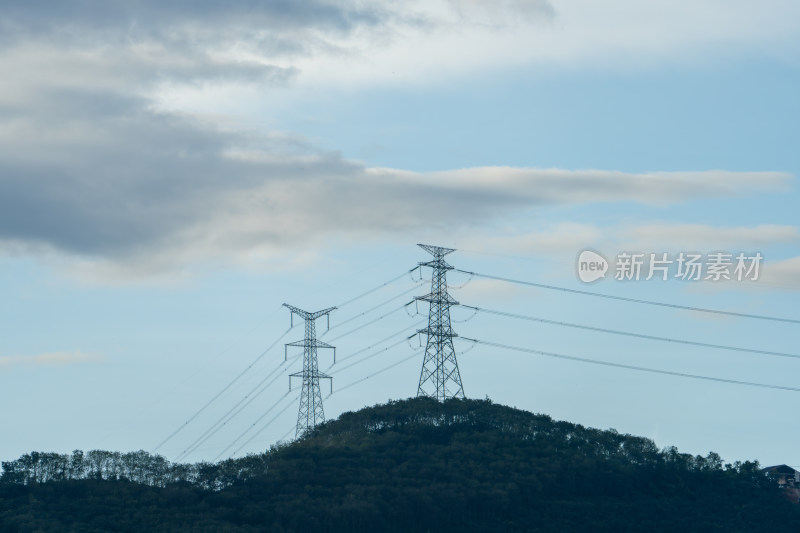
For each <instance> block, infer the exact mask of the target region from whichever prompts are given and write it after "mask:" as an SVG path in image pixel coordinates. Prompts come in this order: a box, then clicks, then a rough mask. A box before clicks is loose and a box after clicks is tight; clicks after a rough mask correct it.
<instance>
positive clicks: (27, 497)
mask: <svg viewBox="0 0 800 533" xmlns="http://www.w3.org/2000/svg"><path fill="white" fill-rule="evenodd" d="M98 454H101V455H102V454H106V455H102V457H105V462H104V463H102V464H101V463H100V462H98V459H97V458H98V457H100V456H101V455H98ZM76 455H77V456H78V457H79V458H80V461H77V460H76V459H75V457H76ZM48 457H49V458H48ZM114 457H116V459H114ZM48 465H49V466H48ZM53 465H55V466H53ZM59 465H60V466H59ZM776 527H778V528H783V529H788V530H800V508H798V506H796V505H794V504H792V503H790V502H788V501H787V500H786V499H785V498H784V497H783V494H782V493H781V492H780V490H779V489H777V488H776V487H775V485H774V483H772V482H771V481H770V480H769V479H767V478H766V477H765V476H764V475H763V474H761V473H760V472H759V469H758V464H757V463H755V462H745V463H735V464H727V465H725V464H723V463H722V461H721V459H720V458H719V456H718V455H716V454H714V453H710V454H709V455H708V456H706V457H700V456H690V455H687V454H681V453H679V452H678V451H677V450H676V449H675V448H668V449H665V450H659V449H658V448H657V447H656V445H655V444H654V443H653V442H652V441H650V440H648V439H645V438H641V437H635V436H631V435H623V434H619V433H617V432H616V431H613V430H609V431H602V430H597V429H592V428H586V427H583V426H580V425H576V424H571V423H568V422H560V421H554V420H552V419H551V418H550V417H548V416H545V415H535V414H532V413H528V412H525V411H521V410H517V409H513V408H509V407H505V406H501V405H496V404H493V403H491V402H490V401H488V400H486V401H479V400H452V401H448V402H446V403H444V404H441V403H438V402H435V401H432V400H429V399H424V398H417V399H411V400H404V401H397V402H389V403H388V404H384V405H378V406H375V407H371V408H365V409H362V410H360V411H358V412H353V413H344V414H343V415H342V416H340V417H339V418H338V419H337V420H334V421H330V422H328V423H326V424H324V425H323V426H321V427H319V428H318V429H317V430H316V431H315V432H314V433H313V434H311V435H308V436H306V437H305V438H303V439H300V440H299V441H296V442H294V443H292V444H290V445H282V446H278V447H274V448H272V449H271V450H269V451H268V452H266V453H265V454H259V455H251V456H248V457H246V458H242V459H238V460H228V461H224V462H222V463H218V464H215V465H211V464H208V463H200V464H197V465H172V464H169V463H167V462H166V461H165V460H164V459H163V458H159V457H157V456H151V455H149V454H146V453H145V452H137V453H135V454H116V456H114V454H111V453H110V452H87V453H86V454H83V453H82V452H81V453H79V454H78V452H76V453H73V454H72V456H59V455H57V454H49V455H48V454H37V455H36V456H35V457H34V456H33V454H29V455H26V456H23V457H22V458H20V459H19V460H17V461H12V462H6V463H3V477H2V478H0V530H2V531H20V532H22V531H82V532H83V531H242V532H245V531H247V532H250V531H253V532H255V531H279V532H290V531H291V532H295V531H296V532H300V531H329V532H337V531H445V532H446V531H467V532H471V531H474V532H479V531H542V532H545V531H587V530H588V531H615V532H616V531H642V530H647V531H649V532H658V531H679V530H683V531H726V532H730V531H756V532H757V531H768V530H769V531H773V530H774V529H775V528H776Z"/></svg>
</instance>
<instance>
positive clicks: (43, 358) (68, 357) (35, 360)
mask: <svg viewBox="0 0 800 533" xmlns="http://www.w3.org/2000/svg"><path fill="white" fill-rule="evenodd" d="M101 360H102V358H101V357H100V356H97V355H93V354H87V353H83V352H77V351H76V352H47V353H42V354H38V355H6V356H0V368H3V367H12V366H61V365H72V364H76V363H85V362H96V361H101Z"/></svg>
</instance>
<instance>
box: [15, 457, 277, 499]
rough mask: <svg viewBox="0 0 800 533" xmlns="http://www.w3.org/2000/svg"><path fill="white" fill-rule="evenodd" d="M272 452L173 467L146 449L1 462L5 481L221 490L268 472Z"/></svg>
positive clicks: (23, 483) (177, 464)
mask: <svg viewBox="0 0 800 533" xmlns="http://www.w3.org/2000/svg"><path fill="white" fill-rule="evenodd" d="M268 458H269V454H251V455H248V456H247V457H243V458H241V459H228V460H225V461H220V462H218V463H209V462H199V463H194V464H186V463H172V462H170V461H168V460H167V459H166V458H165V457H163V456H161V455H154V454H151V453H148V452H146V451H144V450H140V451H137V452H128V453H120V452H108V451H104V450H91V451H89V452H85V453H84V452H83V451H82V450H75V451H74V452H72V453H71V454H58V453H49V452H31V453H27V454H25V455H23V456H22V457H20V458H19V459H17V460H16V461H5V462H3V463H2V467H3V473H2V477H0V483H17V484H22V485H30V484H32V483H48V482H52V481H73V480H83V479H93V480H105V481H130V482H133V483H138V484H141V485H147V486H151V487H166V486H168V485H172V484H176V483H182V484H189V485H193V486H196V487H199V488H202V489H206V490H221V489H223V488H225V487H228V486H230V485H232V484H234V483H237V482H241V481H245V480H248V479H250V478H252V477H254V476H257V475H261V474H265V473H266V472H267V459H268Z"/></svg>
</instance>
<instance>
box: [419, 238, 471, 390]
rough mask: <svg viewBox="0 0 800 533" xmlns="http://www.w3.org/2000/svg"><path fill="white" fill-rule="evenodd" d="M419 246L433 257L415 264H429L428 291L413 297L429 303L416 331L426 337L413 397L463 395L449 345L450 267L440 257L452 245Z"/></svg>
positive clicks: (451, 344) (455, 303) (451, 331)
mask: <svg viewBox="0 0 800 533" xmlns="http://www.w3.org/2000/svg"><path fill="white" fill-rule="evenodd" d="M418 246H420V247H421V248H422V249H424V250H425V251H427V252H429V253H430V254H431V255H433V260H432V261H428V262H426V263H419V265H420V266H427V267H431V269H432V270H433V273H432V275H431V292H430V293H429V294H426V295H425V296H417V297H416V299H417V300H423V301H425V302H428V303H429V304H430V309H429V312H428V327H427V328H425V329H420V330H418V333H426V334H427V336H428V340H427V343H426V345H425V359H424V360H423V362H422V372H421V373H420V376H419V388H418V389H417V396H429V397H431V398H436V399H437V400H439V401H444V400H446V399H448V398H464V397H465V396H464V387H463V386H462V384H461V374H460V373H459V371H458V361H457V360H456V351H455V349H454V348H453V337H456V336H457V335H456V334H455V333H453V329H452V327H451V326H450V306H453V305H458V302H457V301H456V300H455V299H454V298H453V297H452V296H450V294H448V292H447V271H448V270H452V269H453V267H452V266H450V265H449V264H447V262H445V260H444V256H446V255H447V254H449V253H452V252H454V251H455V250H454V249H453V248H442V247H440V246H430V245H427V244H419V245H418Z"/></svg>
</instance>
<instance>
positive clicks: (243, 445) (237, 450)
mask: <svg viewBox="0 0 800 533" xmlns="http://www.w3.org/2000/svg"><path fill="white" fill-rule="evenodd" d="M301 395H302V394H301ZM298 399H300V396H297V397H296V398H295V400H298ZM291 406H292V402H290V403H288V404H286V407H284V408H283V409H281V410H280V411H279V412H278V414H276V415H275V416H274V417H272V418H271V419H270V420H269V422H267V423H266V424H264V425H263V426H262V427H261V429H259V430H258V431H256V432H255V433H253V435H252V436H251V437H250V438H249V439H247V441H245V443H244V444H242V445H241V446H239V447H238V448H236V450H235V451H234V452H233V455H236V454H237V453H239V452H240V451H242V448H244V447H245V446H247V445H248V444H250V443H251V442H252V441H253V439H255V438H256V437H258V436H259V435H261V433H263V432H264V430H265V429H267V428H268V427H269V426H270V425H271V424H272V423H273V422H275V420H277V419H278V417H279V416H281V415H282V414H283V413H285V412H286V410H287V409H288V408H289V407H291ZM266 414H267V413H264V415H266ZM262 418H263V415H262ZM259 420H261V418H260V419H259ZM257 423H258V421H256V422H255V423H254V424H253V425H255V424H257ZM295 429H296V428H295ZM248 431H249V429H248ZM223 453H224V452H223Z"/></svg>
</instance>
